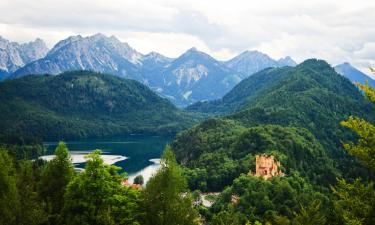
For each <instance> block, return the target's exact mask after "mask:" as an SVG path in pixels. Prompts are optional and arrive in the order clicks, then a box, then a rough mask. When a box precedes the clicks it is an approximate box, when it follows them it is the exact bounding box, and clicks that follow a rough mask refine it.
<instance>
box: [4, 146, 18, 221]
mask: <svg viewBox="0 0 375 225" xmlns="http://www.w3.org/2000/svg"><path fill="white" fill-rule="evenodd" d="M15 173H16V172H15V168H14V164H13V160H12V158H11V157H10V156H9V155H8V153H7V151H6V150H5V149H2V148H1V147H0V224H4V225H13V224H17V220H16V219H17V213H18V209H19V197H18V192H17V186H16V179H15V178H16V176H15Z"/></svg>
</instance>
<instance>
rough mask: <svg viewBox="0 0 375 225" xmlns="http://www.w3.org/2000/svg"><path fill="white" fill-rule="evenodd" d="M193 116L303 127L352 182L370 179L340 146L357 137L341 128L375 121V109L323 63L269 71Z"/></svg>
mask: <svg viewBox="0 0 375 225" xmlns="http://www.w3.org/2000/svg"><path fill="white" fill-rule="evenodd" d="M188 109H191V110H193V111H199V112H211V113H214V114H223V115H224V114H228V113H229V115H226V116H225V117H226V118H229V119H233V120H235V121H238V122H240V123H241V125H242V126H245V127H253V126H257V125H260V124H278V125H282V126H292V127H303V128H306V129H308V130H309V131H310V132H311V133H312V134H313V135H314V136H315V137H316V138H317V139H318V141H319V142H320V143H321V144H322V145H323V147H324V148H325V150H326V152H327V153H328V155H329V156H330V157H331V158H333V159H337V162H338V164H339V165H338V168H339V169H340V170H341V171H343V175H345V176H347V177H357V176H358V174H361V175H362V176H365V175H369V172H363V168H362V167H361V166H360V165H358V163H357V162H356V160H353V159H352V158H351V157H348V156H347V154H345V152H344V151H343V149H342V144H341V141H342V140H343V139H345V140H354V135H353V134H351V133H350V132H348V130H346V129H345V128H343V127H342V126H340V124H339V123H340V121H342V120H344V119H346V118H347V117H348V116H349V115H353V116H357V117H361V118H364V119H366V120H367V121H375V107H374V106H373V105H371V104H370V103H369V102H368V101H366V100H365V99H364V98H363V95H362V94H361V93H360V92H359V91H358V88H356V87H355V86H354V85H353V84H352V83H351V82H350V81H349V80H348V79H346V78H344V77H343V76H341V75H339V74H337V73H336V72H335V71H334V69H333V68H332V67H330V66H329V65H328V64H327V63H326V62H324V61H322V60H315V59H311V60H307V61H305V62H303V63H301V64H299V65H298V66H296V67H293V68H291V67H289V68H273V69H266V70H263V71H261V72H259V73H257V74H254V75H252V76H250V77H249V78H247V79H245V80H243V81H242V82H240V83H239V84H238V85H237V86H236V87H235V88H234V89H233V90H232V91H231V92H229V93H228V94H227V95H225V96H224V97H223V98H222V99H221V100H217V101H213V102H206V103H200V104H199V105H193V106H191V107H189V108H188Z"/></svg>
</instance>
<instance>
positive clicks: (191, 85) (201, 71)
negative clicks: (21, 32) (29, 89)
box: [0, 34, 295, 106]
mask: <svg viewBox="0 0 375 225" xmlns="http://www.w3.org/2000/svg"><path fill="white" fill-rule="evenodd" d="M284 65H295V62H294V61H293V60H292V59H291V58H290V57H286V58H283V59H280V60H278V61H277V60H273V59H271V58H270V57H268V56H267V55H265V54H263V53H260V52H256V51H253V52H249V51H247V52H244V53H243V54H241V55H240V56H238V57H235V58H234V59H232V60H230V61H228V62H219V61H217V60H216V59H214V58H213V57H211V56H209V55H207V54H206V53H203V52H200V51H198V50H197V49H195V48H192V49H190V50H188V51H187V52H185V53H184V54H182V55H181V56H180V57H178V58H177V59H172V58H168V57H165V56H163V55H161V54H159V53H156V52H151V53H149V54H146V55H143V54H141V53H139V52H137V51H136V50H135V49H133V48H131V47H130V46H129V45H128V44H127V43H123V42H121V41H120V40H118V39H117V38H116V37H114V36H111V37H107V36H105V35H103V34H95V35H92V36H88V37H82V36H80V35H78V36H71V37H69V38H67V39H65V40H62V41H60V42H58V43H57V44H56V45H55V46H54V47H53V48H52V49H51V50H50V51H49V52H48V54H47V55H46V56H45V57H43V58H40V59H38V60H36V61H32V62H30V63H29V64H27V65H25V66H23V67H22V68H19V67H17V68H18V69H17V68H15V69H17V70H16V71H15V72H12V73H8V71H4V72H0V73H3V77H5V76H9V77H10V78H16V77H21V76H24V75H28V74H52V75H57V74H60V73H62V72H65V71H73V70H90V71H96V72H102V73H108V74H113V75H116V76H120V77H125V78H130V79H134V80H137V81H139V82H141V83H143V84H145V85H147V86H149V87H150V88H151V89H152V90H154V91H156V92H157V93H158V94H160V95H162V96H165V97H167V98H169V99H170V100H171V101H172V102H173V103H175V104H176V105H178V106H187V105H189V104H192V103H195V102H197V101H203V100H213V99H218V98H221V97H222V96H223V95H224V94H226V93H227V92H228V91H229V90H231V88H233V87H234V85H236V84H237V83H238V82H240V81H241V80H242V79H244V78H246V77H248V76H249V75H250V74H252V73H254V72H256V71H258V70H261V69H263V68H266V67H280V66H284ZM0 69H1V68H0Z"/></svg>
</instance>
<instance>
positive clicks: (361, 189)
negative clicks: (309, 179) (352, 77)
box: [333, 84, 375, 225]
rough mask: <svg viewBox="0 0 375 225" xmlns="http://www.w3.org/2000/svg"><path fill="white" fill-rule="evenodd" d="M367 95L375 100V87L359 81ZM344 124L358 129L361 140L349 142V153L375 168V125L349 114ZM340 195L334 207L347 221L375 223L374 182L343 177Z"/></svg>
mask: <svg viewBox="0 0 375 225" xmlns="http://www.w3.org/2000/svg"><path fill="white" fill-rule="evenodd" d="M357 85H358V86H359V88H361V89H362V90H363V91H364V93H365V95H366V96H367V98H368V99H369V100H370V101H371V102H373V103H375V90H374V89H373V88H371V87H370V86H369V85H368V84H366V85H361V84H357ZM341 125H342V126H344V127H347V128H350V129H351V130H352V131H354V132H355V133H356V134H357V135H358V137H359V140H358V142H357V143H355V144H353V143H345V144H344V148H345V149H346V150H347V151H348V152H349V154H351V155H353V156H355V157H357V158H358V159H359V160H360V161H361V162H362V163H364V164H365V165H366V166H368V167H369V168H370V169H372V171H375V160H374V156H375V127H374V125H372V124H371V123H369V122H367V121H365V120H363V119H359V118H354V117H352V116H351V117H349V118H348V119H347V120H346V121H343V122H341ZM333 192H334V194H335V195H336V197H337V198H336V199H335V201H334V206H335V210H336V213H337V215H340V218H341V220H342V222H343V223H345V224H353V225H360V224H374V223H375V216H374V215H375V189H374V185H373V183H372V182H371V183H368V184H363V183H362V182H361V180H360V179H356V180H355V181H354V182H353V183H350V182H347V181H345V180H344V179H339V180H338V184H337V185H336V187H335V188H333Z"/></svg>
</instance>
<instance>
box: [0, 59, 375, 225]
mask: <svg viewBox="0 0 375 225" xmlns="http://www.w3.org/2000/svg"><path fill="white" fill-rule="evenodd" d="M0 90H1V91H2V95H1V96H0V101H1V103H2V105H1V108H0V109H1V110H0V111H1V112H0V123H1V125H2V127H3V129H2V130H1V131H0V134H1V140H0V141H1V144H0V224H1V225H3V224H4V225H78V224H84V225H93V224H98V225H121V224H124V225H125V224H133V225H136V224H139V225H141V224H142V225H195V224H197V225H198V224H210V225H249V224H257V225H261V224H274V225H302V224H303V225H309V224H311V225H323V224H334V225H335V224H337V225H341V224H350V225H362V224H363V225H372V224H375V190H374V186H373V182H374V180H375V161H374V159H375V127H374V125H373V124H374V122H375V90H374V89H372V88H371V87H369V86H368V85H361V84H358V85H357V86H356V85H353V84H352V83H350V81H349V80H347V79H346V78H344V77H342V76H341V75H339V74H337V73H336V72H335V71H334V70H333V68H332V67H330V66H329V65H328V64H327V63H326V62H324V61H321V60H315V59H312V60H307V61H305V62H303V63H301V64H300V65H298V66H296V67H295V68H292V67H284V68H276V69H275V68H271V69H265V70H263V71H261V72H259V73H257V74H255V75H253V76H251V77H249V78H247V79H245V80H244V81H242V82H241V83H239V84H238V85H237V86H236V87H235V88H234V89H233V90H232V91H231V92H230V93H228V94H227V95H226V96H224V97H223V98H222V99H220V100H216V101H213V102H201V103H197V104H195V105H192V106H190V107H188V108H187V111H189V112H184V111H183V110H179V109H177V108H175V107H174V106H173V105H172V104H171V103H169V102H168V101H167V100H165V99H163V98H161V97H159V96H157V95H156V94H154V93H153V92H152V91H150V90H149V89H148V88H146V87H145V86H143V85H142V84H140V83H138V82H136V81H130V80H125V79H121V78H116V77H113V76H110V75H104V74H98V73H92V72H87V71H81V72H68V73H64V74H61V75H58V76H49V75H41V76H32V77H31V76H26V77H23V78H20V79H16V80H12V81H5V82H3V83H1V84H0ZM3 93H4V94H3ZM62 99H64V100H62ZM109 100H110V101H109ZM14 112H17V113H14ZM190 113H193V114H190ZM200 113H204V114H205V116H210V117H211V118H207V119H206V120H205V121H203V122H200V123H199V124H196V125H194V126H192V127H190V128H188V127H189V126H191V125H192V124H193V123H194V122H196V121H197V118H199V117H198V116H197V115H200V116H202V115H201V114H200ZM74 124H75V126H73V125H74ZM182 129H185V130H183V131H181V132H180V133H178V134H177V135H176V137H175V139H174V140H173V141H172V142H171V143H170V145H168V146H166V148H165V151H164V153H163V155H162V157H161V168H160V169H159V170H158V172H157V173H156V174H155V175H153V176H152V178H151V179H150V180H149V181H148V182H147V183H146V184H143V178H142V177H141V176H138V177H137V178H136V179H135V184H136V185H135V186H134V185H128V183H127V179H128V176H127V174H126V173H123V174H119V172H118V171H119V169H120V168H118V167H116V166H114V165H107V164H105V163H104V161H103V159H102V158H101V157H100V155H101V151H100V150H95V151H93V152H92V153H91V154H89V155H88V156H87V160H88V161H87V163H86V164H85V169H84V170H83V171H81V172H75V170H74V165H73V164H72V159H71V156H70V153H69V150H68V148H67V146H66V145H65V143H64V142H60V143H59V144H58V146H57V148H56V150H55V155H56V157H55V158H54V159H52V160H51V161H44V160H41V159H37V156H38V155H40V154H41V153H42V152H43V151H44V147H43V146H42V145H41V144H40V140H41V139H46V138H54V139H56V138H61V137H65V138H67V137H69V138H74V137H96V136H105V135H117V134H126V133H132V132H140V133H148V134H154V133H158V134H173V133H175V132H177V131H180V130H182ZM259 155H267V156H273V157H274V159H275V160H276V161H277V162H279V163H280V164H279V168H278V169H279V170H280V173H279V174H278V175H274V176H272V177H271V178H269V179H266V178H264V177H262V176H261V177H259V176H255V175H254V171H255V170H256V157H257V156H259ZM30 159H32V160H30ZM137 185H138V186H137ZM142 185H143V186H142ZM205 196H207V198H206V197H205ZM207 199H208V200H209V202H211V203H212V204H211V205H210V206H206V205H205V203H204V201H205V200H206V201H207Z"/></svg>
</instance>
